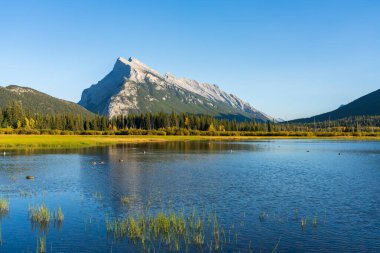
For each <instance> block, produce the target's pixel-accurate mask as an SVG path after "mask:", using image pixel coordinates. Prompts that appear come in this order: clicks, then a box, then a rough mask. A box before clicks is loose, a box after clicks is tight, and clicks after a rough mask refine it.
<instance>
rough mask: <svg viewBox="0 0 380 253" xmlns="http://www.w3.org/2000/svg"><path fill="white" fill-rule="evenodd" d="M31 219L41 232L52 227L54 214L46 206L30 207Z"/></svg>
mask: <svg viewBox="0 0 380 253" xmlns="http://www.w3.org/2000/svg"><path fill="white" fill-rule="evenodd" d="M29 217H30V221H31V222H32V226H33V227H34V226H37V227H39V228H40V229H41V230H43V231H44V230H46V229H47V228H48V227H49V225H50V220H51V217H52V214H51V212H50V210H49V208H48V207H47V206H46V205H45V204H41V205H40V206H38V207H29Z"/></svg>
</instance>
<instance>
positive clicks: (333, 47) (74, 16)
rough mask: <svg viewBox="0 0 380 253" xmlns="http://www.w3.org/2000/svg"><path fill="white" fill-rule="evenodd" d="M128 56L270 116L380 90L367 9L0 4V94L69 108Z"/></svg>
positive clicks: (377, 8) (309, 110) (379, 33)
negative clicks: (30, 91) (23, 90)
mask: <svg viewBox="0 0 380 253" xmlns="http://www.w3.org/2000/svg"><path fill="white" fill-rule="evenodd" d="M119 56H123V57H129V56H134V57H136V58H138V59H139V60H141V61H143V62H145V63H146V64H148V65H150V66H151V67H153V68H155V69H157V70H158V71H160V72H162V73H165V72H171V73H173V74H174V75H176V76H186V77H190V78H193V79H196V80H198V81H203V82H210V83H216V84H218V85H219V86H220V87H221V88H222V89H224V90H225V91H227V92H230V93H234V94H236V95H238V96H240V97H241V98H243V99H244V100H246V101H248V102H249V103H251V104H252V105H253V106H254V107H256V108H257V109H259V110H262V111H264V112H265V113H267V114H270V115H272V116H275V117H281V118H284V119H293V118H297V117H304V116H312V115H314V114H318V113H322V112H326V111H329V110H332V109H335V108H336V107H338V106H339V105H341V104H344V103H348V102H349V101H351V100H353V99H355V98H357V97H359V96H362V95H364V94H366V93H368V92H371V91H374V90H376V89H379V88H380V1H378V0H372V1H371V0H355V1H353V0H318V1H317V0H316V1H312V0H303V1H297V0H278V1H275V0H272V1H271V0H262V1H258V0H257V1H256V0H247V1H243V0H241V1H239V0H229V1H222V0H215V1H212V0H209V1H207V0H204V1H195V0H192V1H184V0H177V1H164V0H163V1H158V0H154V1H143V0H139V1H94V0H81V1H76V0H71V1H70V0H65V1H42V0H40V1H33V0H28V1H17V0H0V85H2V86H6V85H9V84H19V85H24V86H29V87H32V88H35V89H37V90H40V91H43V92H46V93H48V94H50V95H53V96H57V97H59V98H63V99H67V100H71V101H75V102H77V101H79V99H80V96H81V92H82V90H83V89H85V88H87V87H89V86H90V85H91V84H94V83H96V82H97V81H99V80H100V79H101V78H102V77H104V76H105V75H106V74H107V73H108V72H109V71H110V70H111V69H112V66H113V64H114V62H115V60H116V58H117V57H119Z"/></svg>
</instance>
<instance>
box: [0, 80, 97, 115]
mask: <svg viewBox="0 0 380 253" xmlns="http://www.w3.org/2000/svg"><path fill="white" fill-rule="evenodd" d="M13 101H19V102H20V103H21V105H22V106H23V108H24V110H26V111H30V112H32V113H40V114H51V115H52V114H57V113H71V114H76V115H83V116H85V117H90V116H93V115H94V114H93V113H91V112H89V111H88V110H86V109H85V108H83V107H82V106H80V105H78V104H76V103H73V102H69V101H66V100H62V99H58V98H55V97H52V96H49V95H47V94H45V93H42V92H39V91H37V90H34V89H31V88H27V87H21V86H17V85H10V86H7V87H1V86H0V108H4V107H6V106H8V105H9V104H10V103H12V102H13Z"/></svg>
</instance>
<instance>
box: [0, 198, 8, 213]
mask: <svg viewBox="0 0 380 253" xmlns="http://www.w3.org/2000/svg"><path fill="white" fill-rule="evenodd" d="M8 212H9V201H8V200H7V199H0V215H4V214H7V213H8Z"/></svg>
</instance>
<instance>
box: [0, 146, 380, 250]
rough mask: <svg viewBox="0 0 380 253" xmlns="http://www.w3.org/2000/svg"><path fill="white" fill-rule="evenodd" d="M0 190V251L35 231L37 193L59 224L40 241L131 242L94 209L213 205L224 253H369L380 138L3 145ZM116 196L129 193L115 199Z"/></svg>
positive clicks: (69, 246)
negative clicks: (5, 202)
mask: <svg viewBox="0 0 380 253" xmlns="http://www.w3.org/2000/svg"><path fill="white" fill-rule="evenodd" d="M120 159H122V160H123V162H120ZM94 161H95V162H97V164H96V165H93V164H92V162H94ZM100 161H104V164H99V162H100ZM27 175H33V176H34V177H35V179H34V180H26V179H25V177H26V176H27ZM0 194H1V198H5V199H9V203H10V210H9V213H8V215H6V216H4V217H1V242H2V243H1V244H2V245H1V246H0V252H36V247H37V243H38V242H37V241H38V238H39V237H40V236H41V233H42V232H41V231H40V230H38V229H36V228H33V226H32V224H31V222H30V219H29V216H28V206H36V205H40V204H41V203H46V205H47V206H48V207H49V208H50V209H51V210H54V209H56V208H58V207H61V208H62V210H63V212H64V215H65V219H64V222H63V224H62V226H61V227H60V228H58V227H57V226H54V225H51V226H50V227H49V228H48V229H47V231H45V234H46V248H47V252H138V251H140V250H141V248H139V246H138V245H134V244H133V243H131V242H128V240H115V239H114V238H113V237H111V236H107V233H106V228H105V220H106V219H117V218H120V217H125V215H126V213H128V212H129V213H133V212H136V213H138V212H139V210H140V209H143V208H144V206H145V207H146V206H147V205H149V210H150V212H152V213H155V212H158V211H160V210H164V211H165V210H174V211H182V212H184V213H187V212H191V210H193V209H194V208H195V209H197V210H203V212H206V213H207V212H209V211H210V210H212V211H214V212H216V214H217V216H218V219H219V222H220V224H221V226H222V227H223V228H224V231H226V232H225V233H226V234H228V232H227V231H230V235H228V236H227V237H229V238H228V239H226V241H228V243H226V244H225V245H224V246H223V248H222V249H223V251H225V252H232V251H234V252H250V251H253V252H260V251H261V252H272V250H273V249H275V247H276V245H277V248H276V249H277V252H380V142H370V141H365V142H351V141H318V140H311V141H310V140H271V141H257V142H170V143H150V144H131V145H124V146H113V147H102V148H89V149H81V150H65V151H62V150H61V151H57V150H43V151H38V150H24V151H9V152H8V153H7V154H6V155H5V156H1V157H0ZM25 194H26V195H27V196H25ZM124 195H126V196H135V198H136V201H135V202H134V203H133V204H131V205H130V206H125V205H122V203H121V201H120V198H121V197H122V196H124ZM148 203H149V204H148ZM260 218H261V219H260ZM302 218H304V219H305V220H306V225H305V227H304V228H303V229H302V227H301V219H302ZM313 218H316V219H317V224H314V225H313V222H312V220H313ZM231 231H232V232H231ZM231 233H232V235H231ZM231 237H232V240H231ZM206 241H207V240H206ZM205 248H206V249H203V251H206V252H209V250H208V248H207V247H206V246H205ZM151 251H152V252H153V250H151ZM158 251H160V252H166V251H167V249H165V247H163V248H160V249H156V252H158ZM182 251H185V250H183V249H182ZM189 251H200V252H202V250H200V249H199V250H196V249H195V248H191V249H190V250H189Z"/></svg>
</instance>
